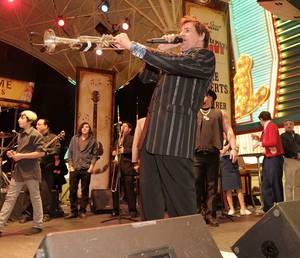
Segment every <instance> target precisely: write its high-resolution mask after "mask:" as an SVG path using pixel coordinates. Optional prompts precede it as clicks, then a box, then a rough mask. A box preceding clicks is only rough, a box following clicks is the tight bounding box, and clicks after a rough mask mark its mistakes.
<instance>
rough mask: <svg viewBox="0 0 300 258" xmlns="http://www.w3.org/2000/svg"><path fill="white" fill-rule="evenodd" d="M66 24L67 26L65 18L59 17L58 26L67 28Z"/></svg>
mask: <svg viewBox="0 0 300 258" xmlns="http://www.w3.org/2000/svg"><path fill="white" fill-rule="evenodd" d="M65 24H66V22H65V20H64V18H63V17H61V16H59V17H58V18H57V25H58V26H59V27H63V26H65Z"/></svg>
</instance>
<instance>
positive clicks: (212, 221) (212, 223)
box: [205, 218, 219, 227]
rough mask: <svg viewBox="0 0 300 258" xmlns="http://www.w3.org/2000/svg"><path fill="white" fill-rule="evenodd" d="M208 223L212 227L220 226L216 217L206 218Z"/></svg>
mask: <svg viewBox="0 0 300 258" xmlns="http://www.w3.org/2000/svg"><path fill="white" fill-rule="evenodd" d="M205 222H206V224H208V225H210V226H211V227H218V226H219V223H218V221H217V219H216V218H206V219H205Z"/></svg>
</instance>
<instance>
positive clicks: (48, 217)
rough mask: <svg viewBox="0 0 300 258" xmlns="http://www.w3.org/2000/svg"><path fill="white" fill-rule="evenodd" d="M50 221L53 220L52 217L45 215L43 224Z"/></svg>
mask: <svg viewBox="0 0 300 258" xmlns="http://www.w3.org/2000/svg"><path fill="white" fill-rule="evenodd" d="M50 220H51V217H50V215H49V214H44V216H43V222H48V221H50Z"/></svg>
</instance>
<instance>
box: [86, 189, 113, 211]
mask: <svg viewBox="0 0 300 258" xmlns="http://www.w3.org/2000/svg"><path fill="white" fill-rule="evenodd" d="M113 208H114V207H113V198H112V191H111V190H110V189H93V190H92V192H91V210H92V211H93V212H94V213H103V212H105V211H111V210H113Z"/></svg>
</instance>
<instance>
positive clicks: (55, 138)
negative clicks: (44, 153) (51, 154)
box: [43, 130, 66, 149]
mask: <svg viewBox="0 0 300 258" xmlns="http://www.w3.org/2000/svg"><path fill="white" fill-rule="evenodd" d="M65 136H66V133H65V131H64V130H62V131H61V132H60V133H59V134H58V135H56V136H55V137H54V138H53V139H51V140H50V141H49V142H46V143H45V144H44V146H43V147H44V149H46V148H48V147H49V146H51V145H52V144H53V143H54V142H56V141H57V140H60V141H61V140H63V139H64V138H65Z"/></svg>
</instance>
